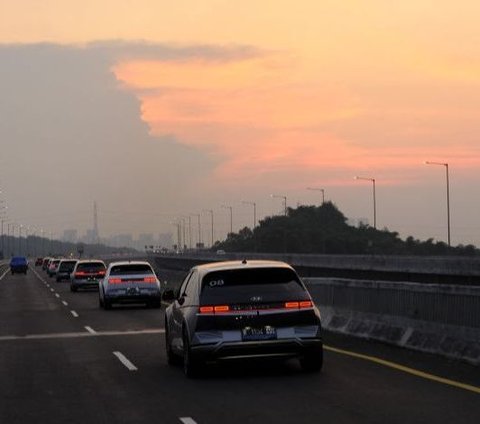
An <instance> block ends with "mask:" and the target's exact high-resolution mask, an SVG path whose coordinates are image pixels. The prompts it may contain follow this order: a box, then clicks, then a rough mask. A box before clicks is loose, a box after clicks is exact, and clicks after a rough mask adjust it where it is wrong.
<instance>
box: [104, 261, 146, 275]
mask: <svg viewBox="0 0 480 424" xmlns="http://www.w3.org/2000/svg"><path fill="white" fill-rule="evenodd" d="M125 274H153V270H152V268H151V267H150V265H146V264H145V265H144V264H128V265H115V266H112V268H111V269H110V275H125Z"/></svg>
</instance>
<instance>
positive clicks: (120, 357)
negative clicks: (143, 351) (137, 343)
mask: <svg viewBox="0 0 480 424" xmlns="http://www.w3.org/2000/svg"><path fill="white" fill-rule="evenodd" d="M113 354H114V355H115V356H116V357H117V358H118V360H119V361H120V362H121V363H122V364H123V365H125V366H126V367H127V368H128V369H129V370H130V371H137V370H138V368H137V367H136V366H135V365H133V364H132V363H131V362H130V361H129V360H128V359H127V357H126V356H125V355H124V354H123V353H121V352H118V351H116V352H113Z"/></svg>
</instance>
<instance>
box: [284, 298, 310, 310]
mask: <svg viewBox="0 0 480 424" xmlns="http://www.w3.org/2000/svg"><path fill="white" fill-rule="evenodd" d="M312 306H313V303H312V301H311V300H302V301H301V302H285V308H286V309H301V308H311V307H312Z"/></svg>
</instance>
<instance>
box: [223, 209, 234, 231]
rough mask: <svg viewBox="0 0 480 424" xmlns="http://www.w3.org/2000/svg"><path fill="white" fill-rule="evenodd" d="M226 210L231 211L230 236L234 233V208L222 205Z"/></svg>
mask: <svg viewBox="0 0 480 424" xmlns="http://www.w3.org/2000/svg"><path fill="white" fill-rule="evenodd" d="M222 208H224V209H230V234H232V233H233V206H228V205H222Z"/></svg>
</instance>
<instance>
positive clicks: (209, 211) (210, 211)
mask: <svg viewBox="0 0 480 424" xmlns="http://www.w3.org/2000/svg"><path fill="white" fill-rule="evenodd" d="M203 212H208V213H209V214H210V216H211V217H212V246H211V247H213V210H212V209H204V210H203Z"/></svg>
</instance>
